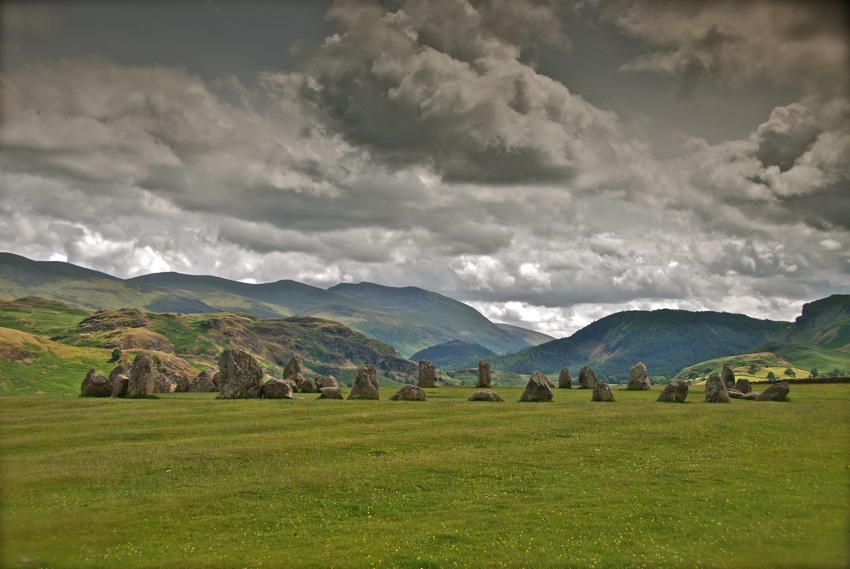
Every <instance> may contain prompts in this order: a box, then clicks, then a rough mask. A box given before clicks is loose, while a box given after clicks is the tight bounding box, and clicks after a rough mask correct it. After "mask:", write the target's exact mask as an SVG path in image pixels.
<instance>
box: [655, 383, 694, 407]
mask: <svg viewBox="0 0 850 569" xmlns="http://www.w3.org/2000/svg"><path fill="white" fill-rule="evenodd" d="M687 397H688V383H687V382H686V381H685V380H683V379H677V380H676V381H674V382H673V383H671V384H670V385H666V386H664V390H663V391H662V392H661V395H659V396H658V400H659V401H665V402H670V403H684V402H685V399H686V398H687Z"/></svg>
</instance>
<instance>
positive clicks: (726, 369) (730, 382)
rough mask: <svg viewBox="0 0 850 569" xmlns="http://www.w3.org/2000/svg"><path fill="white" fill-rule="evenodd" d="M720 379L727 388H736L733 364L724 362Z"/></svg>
mask: <svg viewBox="0 0 850 569" xmlns="http://www.w3.org/2000/svg"><path fill="white" fill-rule="evenodd" d="M720 381H722V382H723V385H725V386H726V389H734V388H735V372H734V371H732V366H730V365H729V364H723V370H721V372H720Z"/></svg>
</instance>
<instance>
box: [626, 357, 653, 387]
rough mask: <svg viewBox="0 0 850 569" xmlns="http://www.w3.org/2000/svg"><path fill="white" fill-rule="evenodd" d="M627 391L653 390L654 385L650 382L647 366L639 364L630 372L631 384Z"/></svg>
mask: <svg viewBox="0 0 850 569" xmlns="http://www.w3.org/2000/svg"><path fill="white" fill-rule="evenodd" d="M626 389H629V390H632V391H645V390H647V389H652V383H650V381H649V373H648V372H647V370H646V364H644V363H643V362H638V363H636V364H635V365H633V366H632V367H631V369H630V370H629V384H628V386H626Z"/></svg>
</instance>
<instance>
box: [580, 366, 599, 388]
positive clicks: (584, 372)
mask: <svg viewBox="0 0 850 569" xmlns="http://www.w3.org/2000/svg"><path fill="white" fill-rule="evenodd" d="M596 382H597V379H596V372H594V371H593V368H592V367H590V366H589V365H587V366H584V367H583V368H581V369H580V370H579V372H578V388H579V389H593V388H594V387H596Z"/></svg>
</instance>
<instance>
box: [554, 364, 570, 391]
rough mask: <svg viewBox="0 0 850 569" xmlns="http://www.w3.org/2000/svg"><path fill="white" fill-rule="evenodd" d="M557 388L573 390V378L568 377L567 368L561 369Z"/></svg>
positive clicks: (568, 370)
mask: <svg viewBox="0 0 850 569" xmlns="http://www.w3.org/2000/svg"><path fill="white" fill-rule="evenodd" d="M558 388H559V389H572V388H573V376H571V375H570V369H569V368H566V367H565V368H561V373H559V374H558Z"/></svg>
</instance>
